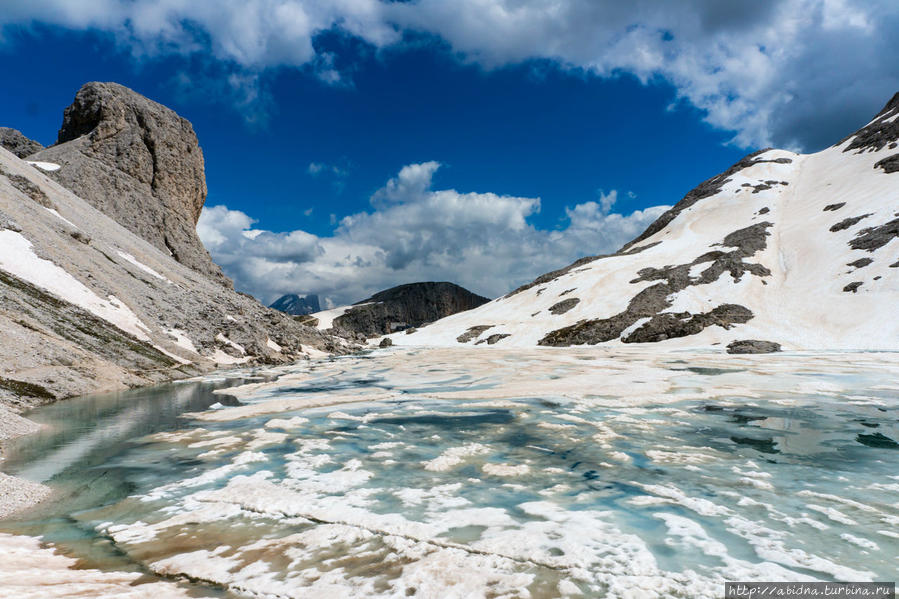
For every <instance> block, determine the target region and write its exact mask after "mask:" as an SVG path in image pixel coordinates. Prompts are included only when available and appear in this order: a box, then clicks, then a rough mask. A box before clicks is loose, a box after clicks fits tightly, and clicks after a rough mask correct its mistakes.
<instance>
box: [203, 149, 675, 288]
mask: <svg viewBox="0 0 899 599" xmlns="http://www.w3.org/2000/svg"><path fill="white" fill-rule="evenodd" d="M439 166H440V164H439V163H437V162H425V163H421V164H410V165H408V166H405V167H403V168H402V169H401V170H400V172H399V173H398V174H397V176H396V177H394V178H392V179H390V180H389V181H388V182H387V183H386V184H385V186H384V187H382V188H381V189H379V190H378V191H377V192H375V193H374V194H373V195H372V197H371V204H372V210H371V211H369V212H361V213H358V214H352V215H348V216H345V217H344V218H342V219H340V220H339V221H338V222H337V224H336V227H335V230H334V232H333V234H332V235H331V236H327V237H316V236H314V235H311V234H309V233H306V232H303V231H291V232H287V233H273V232H269V231H261V230H259V229H254V228H253V225H254V224H255V221H254V220H253V218H251V217H250V216H248V215H247V214H245V213H243V212H240V211H237V210H229V209H228V208H227V207H225V206H213V207H208V208H204V210H203V213H202V215H201V216H200V221H199V224H198V225H197V232H198V233H199V235H200V238H201V239H202V240H203V243H204V244H205V245H206V247H207V248H208V249H209V251H210V253H211V254H212V256H213V258H214V259H215V260H216V262H218V263H219V264H221V265H222V267H223V268H224V270H225V272H226V273H227V274H228V275H229V276H231V277H232V278H233V279H234V280H235V284H236V286H237V288H238V289H241V290H244V291H247V292H249V293H252V294H253V295H255V296H257V297H259V298H260V299H261V300H263V301H265V302H271V301H273V300H274V299H276V298H277V297H278V296H280V295H282V294H285V293H297V292H299V293H318V294H320V295H321V296H323V298H324V300H325V301H327V302H329V303H332V304H335V305H340V304H346V303H352V302H355V301H359V300H361V299H364V298H365V297H368V296H369V295H371V294H372V293H374V292H376V291H380V290H381V289H385V288H388V287H391V286H393V285H399V284H401V283H409V282H413V281H426V280H430V281H434V280H439V281H444V280H445V281H453V282H456V283H459V284H460V285H462V286H464V287H467V288H469V289H471V290H473V291H475V292H478V293H481V294H483V295H487V296H489V297H495V296H498V295H501V294H503V293H506V292H507V291H509V290H511V289H512V288H514V287H516V286H518V285H520V284H522V283H524V282H527V281H529V280H531V279H533V278H534V277H536V276H537V275H540V274H542V273H543V272H546V271H549V270H553V269H555V268H559V267H561V266H564V265H565V264H568V263H570V262H572V261H573V260H575V259H577V258H579V257H581V256H583V255H584V254H586V253H607V252H612V251H615V250H616V249H618V248H619V247H621V246H622V245H623V244H624V243H625V242H627V241H628V240H630V239H632V238H633V237H635V236H636V235H637V234H639V233H640V232H642V231H643V229H645V228H646V227H647V226H648V225H649V224H650V223H651V222H652V221H653V220H655V219H656V218H657V217H658V216H659V215H660V214H661V213H662V212H663V211H664V210H665V209H667V206H656V207H653V208H647V209H645V210H639V211H636V212H633V213H631V214H628V215H623V214H618V213H614V212H612V211H611V210H612V208H613V206H614V203H615V199H616V198H617V192H616V191H614V190H613V191H611V192H609V193H607V194H606V193H603V194H600V197H599V201H588V202H585V203H583V204H578V205H576V206H573V207H571V208H568V209H566V211H565V225H566V226H565V228H562V229H557V230H551V231H547V230H540V229H537V228H535V227H534V226H533V225H531V224H530V223H529V222H528V217H530V216H532V215H534V214H536V213H537V212H539V210H540V199H539V198H523V197H514V196H507V195H498V194H495V193H462V192H458V191H456V190H453V189H444V190H434V189H432V185H431V180H432V177H433V174H434V172H435V171H436V170H437V169H438V168H439Z"/></svg>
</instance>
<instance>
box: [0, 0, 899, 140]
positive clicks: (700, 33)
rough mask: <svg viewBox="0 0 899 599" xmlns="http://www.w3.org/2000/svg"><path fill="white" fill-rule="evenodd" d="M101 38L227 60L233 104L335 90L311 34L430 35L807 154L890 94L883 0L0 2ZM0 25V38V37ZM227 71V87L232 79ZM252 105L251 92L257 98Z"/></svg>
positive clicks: (461, 51) (893, 42)
mask: <svg viewBox="0 0 899 599" xmlns="http://www.w3.org/2000/svg"><path fill="white" fill-rule="evenodd" d="M35 22H41V23H50V24H55V25H60V26H64V27H71V28H77V29H85V28H95V29H99V30H104V31H109V32H111V33H113V34H114V35H115V36H116V39H117V40H118V41H119V43H120V44H122V45H123V46H126V47H129V48H131V50H132V51H133V52H134V53H135V54H137V55H142V56H146V55H149V56H153V55H162V54H173V53H175V54H184V55H187V54H197V53H199V54H202V55H203V56H211V57H214V59H216V60H218V61H221V62H223V63H227V64H228V65H237V67H238V68H241V69H243V70H244V71H245V73H243V74H240V73H237V74H235V77H236V79H234V80H233V81H230V82H229V83H230V85H231V87H233V88H235V92H234V93H235V94H236V96H237V101H238V102H245V101H248V100H252V97H253V92H252V91H251V90H249V89H247V88H248V86H249V87H253V86H255V87H257V88H259V87H262V84H261V83H260V82H259V81H258V80H257V79H256V77H257V76H258V75H259V73H261V72H262V71H264V70H265V69H270V68H277V67H282V66H288V67H304V68H310V69H312V70H313V71H315V72H317V73H318V74H319V76H320V77H321V78H322V79H323V80H324V81H326V82H331V83H341V82H342V80H343V75H342V74H341V73H339V72H338V71H337V70H336V69H335V67H334V64H335V60H334V56H333V55H331V54H328V53H326V52H322V53H317V51H316V49H315V46H314V43H313V41H314V39H315V37H316V36H317V35H318V34H320V33H321V32H324V31H329V30H334V29H337V30H340V31H342V32H344V33H346V34H348V35H352V36H356V37H358V38H360V39H362V40H364V41H365V42H367V43H369V44H371V45H372V46H374V47H375V48H385V47H389V46H395V45H397V44H402V40H403V33H404V32H407V31H420V32H425V33H428V34H433V35H436V36H440V37H442V38H443V39H444V40H446V41H447V42H448V44H449V45H450V46H451V47H452V49H453V50H454V51H455V52H456V53H457V55H459V56H462V57H463V58H464V59H466V60H469V61H475V62H478V63H480V64H482V65H484V66H485V67H487V68H493V67H499V66H503V65H507V64H512V63H520V62H524V61H527V60H530V59H550V60H553V61H556V62H557V63H558V64H559V65H561V66H562V67H563V68H573V69H580V70H583V71H586V72H589V73H593V74H595V75H598V76H601V77H614V76H616V75H618V74H621V73H630V74H633V75H635V76H637V77H638V78H640V79H641V80H642V81H644V82H648V81H655V80H657V79H662V80H665V81H668V82H669V83H671V84H672V85H674V87H675V88H676V89H677V92H678V94H679V97H680V98H682V99H684V100H686V101H687V102H689V103H691V104H692V105H694V106H696V107H698V108H700V109H701V110H703V111H705V112H706V114H707V116H706V120H707V121H708V122H709V123H710V124H711V125H713V126H715V127H718V128H721V129H725V130H732V131H734V132H735V141H736V143H738V144H740V145H744V146H753V145H755V146H761V145H767V144H769V143H774V144H777V145H781V146H793V147H798V146H803V147H815V146H821V145H823V144H826V143H829V142H833V141H835V140H836V139H837V138H839V137H841V136H842V135H843V134H845V133H847V132H849V131H851V130H852V129H853V127H857V126H858V125H859V124H861V123H863V122H865V121H866V120H867V118H869V117H870V116H872V114H873V111H874V110H876V109H877V108H879V107H880V105H882V104H883V102H885V101H886V99H888V98H889V96H890V95H891V94H892V93H893V92H895V91H896V90H897V89H899V63H897V61H896V60H895V57H896V56H897V55H899V36H897V35H896V31H897V30H899V4H897V3H896V2H895V0H733V1H730V2H721V1H720V0H685V1H684V2H659V1H658V0H634V1H632V2H596V1H594V0H454V1H453V2H446V1H445V0H418V1H416V2H381V1H378V0H332V1H330V2H320V1H318V0H220V1H219V2H196V1H195V0H152V1H151V0H95V1H93V2H82V1H80V0H7V1H6V2H4V3H3V11H2V12H0V27H2V26H4V25H5V26H16V25H18V26H22V25H24V26H28V25H30V24H32V23H35ZM0 32H2V30H0ZM241 77H243V78H241ZM261 95H262V97H263V98H264V97H265V93H262V94H261Z"/></svg>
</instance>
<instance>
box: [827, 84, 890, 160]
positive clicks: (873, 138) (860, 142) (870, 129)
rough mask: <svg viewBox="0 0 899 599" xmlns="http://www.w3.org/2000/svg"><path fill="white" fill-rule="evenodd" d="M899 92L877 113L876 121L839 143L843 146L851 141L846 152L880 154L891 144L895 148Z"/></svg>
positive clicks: (838, 144)
mask: <svg viewBox="0 0 899 599" xmlns="http://www.w3.org/2000/svg"><path fill="white" fill-rule="evenodd" d="M896 117H899V92H896V93H895V94H894V95H893V97H892V98H891V99H890V101H889V102H887V103H886V106H884V107H883V109H882V110H881V111H880V112H878V113H877V116H875V117H874V119H873V120H872V121H871V122H870V123H868V124H867V125H865V126H864V127H862V128H861V129H859V130H858V131H856V132H855V133H852V134H851V135H849V136H848V137H845V138H843V139H842V140H840V142H839V143H837V144H836V145H837V146H841V145H843V144H844V143H846V142H847V141H849V140H852V141H851V142H850V143H849V145H847V146H846V147H845V148H843V151H844V152H848V151H850V150H855V151H856V154H858V153H861V152H879V151H880V150H882V149H883V148H884V146H886V145H887V144H890V147H891V148H895V147H896V146H895V142H897V141H899V118H896Z"/></svg>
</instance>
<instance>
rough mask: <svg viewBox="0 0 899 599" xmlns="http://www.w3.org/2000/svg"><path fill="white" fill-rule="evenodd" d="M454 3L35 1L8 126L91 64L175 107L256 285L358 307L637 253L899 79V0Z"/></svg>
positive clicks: (225, 234) (63, 92)
mask: <svg viewBox="0 0 899 599" xmlns="http://www.w3.org/2000/svg"><path fill="white" fill-rule="evenodd" d="M198 4H199V5H200V6H199V7H198V6H197V5H198ZM211 4H217V6H218V7H219V8H217V9H214V8H213V7H212V6H211ZM452 4H453V6H454V7H455V8H454V9H453V10H450V9H449V8H448V4H447V3H445V2H443V3H442V2H437V1H434V0H420V1H419V2H410V3H402V4H396V3H382V2H378V1H377V0H341V1H339V2H333V3H329V4H328V5H327V8H323V7H322V6H323V5H322V4H321V3H314V2H306V1H303V0H282V1H279V2H275V1H273V0H253V1H247V2H231V1H230V0H228V1H225V2H221V3H210V4H207V3H189V2H186V1H184V2H182V1H181V0H165V1H164V2H157V3H149V2H145V1H144V0H138V1H136V2H124V1H121V0H98V1H97V2H95V3H91V4H90V8H89V9H85V8H84V5H83V4H81V5H79V4H78V3H77V2H74V1H67V0H31V1H29V2H18V0H12V1H11V3H10V6H9V8H8V9H7V10H6V14H3V15H0V27H2V29H0V66H2V70H3V73H4V75H5V77H4V85H3V86H2V89H0V109H2V112H0V114H2V119H0V120H2V122H0V124H2V125H6V126H11V127H14V128H17V129H20V130H21V131H23V132H24V133H25V134H26V135H28V136H30V137H32V138H34V139H37V140H38V141H40V142H41V143H44V144H49V143H52V142H53V141H54V139H55V134H56V130H57V128H58V127H59V124H60V121H61V116H62V109H63V108H64V107H65V106H67V105H68V104H69V103H70V102H71V99H72V97H73V96H74V93H75V92H76V91H77V89H78V88H79V87H80V85H81V84H82V83H84V82H86V81H89V80H103V81H117V82H119V83H122V84H124V85H127V86H129V87H131V88H133V89H135V90H137V91H139V92H140V93H143V94H144V95H146V96H148V97H150V98H152V99H154V100H156V101H159V102H161V103H163V104H165V105H167V106H169V107H171V108H173V109H174V110H176V111H177V112H178V113H179V114H181V115H182V116H184V117H186V118H188V119H189V120H190V121H191V122H192V123H193V125H194V128H195V130H196V132H197V134H198V136H199V139H200V143H201V145H202V147H203V150H204V153H205V157H206V169H207V183H208V187H209V196H208V199H207V209H206V211H205V212H204V215H203V218H202V219H201V223H200V228H199V230H200V233H201V237H202V238H203V240H204V242H205V243H206V245H207V247H208V248H209V249H210V251H211V253H212V254H213V257H214V258H215V259H216V260H217V261H218V262H219V263H220V264H222V265H223V267H224V268H225V271H226V272H227V273H228V274H229V275H230V276H232V277H233V278H234V279H235V283H236V286H237V287H238V288H239V289H241V290H245V291H248V292H250V293H253V294H254V295H256V296H257V297H260V299H262V300H263V301H267V302H268V301H271V300H273V299H274V298H275V297H276V296H277V295H280V294H281V293H286V292H299V293H319V294H321V295H323V296H324V297H325V298H326V301H329V302H330V303H337V304H339V303H345V302H349V301H355V300H358V299H362V298H363V297H365V296H367V295H369V294H370V293H373V292H375V291H377V290H379V289H383V288H385V287H388V286H391V285H394V284H399V283H404V282H410V281H413V280H427V279H447V280H453V281H456V282H459V283H460V284H463V285H465V286H467V287H469V288H471V289H472V290H473V291H476V292H479V293H483V294H485V295H490V296H495V295H498V294H501V293H504V292H505V291H507V290H508V289H510V288H512V287H514V286H516V285H518V284H520V283H522V282H525V281H527V280H529V279H531V278H533V277H535V276H537V275H539V274H541V273H542V272H545V271H546V270H550V269H553V268H558V267H560V266H562V265H564V264H565V263H567V262H570V261H571V260H573V259H576V258H577V257H579V256H581V255H585V254H595V253H603V252H609V251H614V250H615V249H617V247H619V246H620V245H621V244H622V243H624V242H625V241H627V240H628V239H629V238H630V237H632V236H633V235H635V234H637V233H639V232H640V231H641V230H642V228H643V227H645V226H646V225H648V224H649V223H650V222H651V221H652V220H653V219H654V218H655V217H656V216H657V215H658V214H659V213H660V212H661V210H663V208H662V207H663V206H665V205H670V204H673V203H675V202H676V201H677V200H679V199H680V197H682V196H683V195H684V194H685V193H686V192H687V191H689V190H690V189H691V188H692V187H693V186H695V185H696V184H698V183H699V182H701V181H702V180H704V179H706V178H708V177H710V176H712V175H714V174H716V173H717V172H720V171H721V170H724V169H725V168H726V167H727V166H729V165H730V164H732V163H733V162H735V161H736V160H738V159H739V158H740V157H741V156H742V155H744V154H746V153H747V152H749V151H752V150H754V149H757V148H759V147H763V146H766V145H778V146H781V147H788V148H791V149H797V150H806V151H813V150H817V149H820V148H821V147H823V146H824V145H826V144H828V143H833V142H835V141H837V140H838V139H839V138H840V137H842V136H843V135H845V134H847V133H849V132H850V131H851V130H853V129H855V128H857V127H858V126H860V125H862V124H863V123H864V122H865V121H866V120H867V119H868V118H869V117H870V116H872V115H873V114H874V113H875V112H876V111H877V110H878V109H879V108H880V106H881V105H882V104H883V103H884V102H885V101H886V100H887V99H888V97H889V95H890V94H892V93H893V92H894V91H896V90H897V89H899V73H897V71H899V69H897V67H896V66H895V65H894V64H893V63H894V62H895V61H894V60H892V59H890V58H889V56H893V57H894V56H895V55H896V54H895V50H899V48H897V42H896V40H895V39H893V38H894V37H895V36H893V35H891V34H890V28H891V26H894V25H896V24H899V16H897V10H896V9H895V7H894V6H892V5H891V4H890V3H883V4H879V3H876V2H875V3H864V4H855V3H853V2H848V1H846V2H833V1H832V2H827V1H824V0H822V1H820V2H814V1H811V0H808V1H804V2H800V1H798V0H797V1H793V2H790V1H784V2H754V3H742V2H734V3H730V4H729V8H728V9H722V8H721V4H720V3H714V2H701V1H698V0H697V1H695V2H685V3H683V4H681V5H680V7H679V10H678V11H677V13H676V14H675V13H671V14H666V10H667V9H666V8H665V7H670V5H667V4H665V3H662V4H659V3H653V2H635V3H633V6H632V7H630V8H629V9H626V10H625V9H621V8H620V5H618V4H617V3H616V4H615V5H613V4H611V3H610V4H607V5H604V3H589V2H586V3H585V2H578V1H577V0H570V1H567V2H561V3H560V4H558V5H556V6H557V9H556V10H549V8H550V5H549V4H548V3H547V2H544V1H542V0H515V1H513V0H460V1H459V2H457V3H452ZM602 5H604V7H602V8H599V7H601V6H602ZM558 6H563V8H564V10H561V11H560V10H558ZM92 11H93V12H92ZM560 13H561V14H560ZM790 19H792V21H790ZM785 21H786V22H787V23H788V24H792V26H789V27H788V26H786V25H784V22H785ZM894 32H895V28H894V29H893V33H894ZM853 61H855V62H853ZM824 75H826V76H824Z"/></svg>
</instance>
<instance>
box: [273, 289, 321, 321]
mask: <svg viewBox="0 0 899 599" xmlns="http://www.w3.org/2000/svg"><path fill="white" fill-rule="evenodd" d="M269 308H274V309H275V310H280V311H281V312H284V313H286V314H291V315H293V316H302V315H304V314H312V313H313V312H318V311H319V310H321V309H322V308H321V304H319V303H318V296H317V295H315V294H312V295H307V296H306V297H300V296H299V295H297V294H295V293H288V294H287V295H282V296H281V297H279V298H278V299H277V300H275V303H273V304H272V305H271V306H269Z"/></svg>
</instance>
